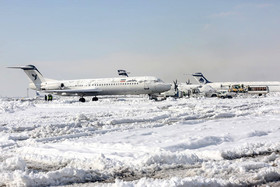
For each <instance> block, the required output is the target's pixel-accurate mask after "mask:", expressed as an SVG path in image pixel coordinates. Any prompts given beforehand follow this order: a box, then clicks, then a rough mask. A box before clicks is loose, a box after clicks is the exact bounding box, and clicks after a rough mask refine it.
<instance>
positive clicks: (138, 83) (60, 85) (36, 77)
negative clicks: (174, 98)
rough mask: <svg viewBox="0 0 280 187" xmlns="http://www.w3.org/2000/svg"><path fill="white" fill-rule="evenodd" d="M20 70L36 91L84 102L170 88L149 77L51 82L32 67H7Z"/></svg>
mask: <svg viewBox="0 0 280 187" xmlns="http://www.w3.org/2000/svg"><path fill="white" fill-rule="evenodd" d="M8 68H15V69H22V70H24V72H25V73H26V74H27V76H28V78H29V79H30V81H31V82H30V84H29V87H30V88H31V89H34V90H36V91H42V92H45V93H49V94H57V95H61V96H80V99H79V101H80V102H85V99H84V96H94V97H93V98H92V101H97V100H98V98H97V96H98V95H140V94H148V95H150V96H152V95H156V94H159V93H162V92H165V91H168V90H169V89H170V88H171V84H167V83H164V82H163V81H162V80H160V79H158V78H156V77H151V76H145V77H118V78H100V79H77V80H61V81H59V80H52V79H47V78H44V77H43V75H42V74H41V73H40V72H39V71H38V69H37V68H36V67H35V66H34V65H26V66H17V67H8Z"/></svg>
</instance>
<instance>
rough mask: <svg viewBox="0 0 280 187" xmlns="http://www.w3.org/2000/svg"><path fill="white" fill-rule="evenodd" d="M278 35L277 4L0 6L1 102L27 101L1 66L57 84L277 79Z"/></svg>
mask: <svg viewBox="0 0 280 187" xmlns="http://www.w3.org/2000/svg"><path fill="white" fill-rule="evenodd" d="M279 33H280V1H278V0H234V1H230V0H175V1H171V0H133V1H130V0H125V1H124V0H105V1H103V0H100V1H97V0H84V1H83V0H76V1H71V0H59V1H57V0H42V1H37V0H34V1H30V0H25V1H22V0H18V1H14V0H6V1H5V0H0V83H1V87H0V96H19V97H21V96H25V95H26V88H27V87H28V79H27V76H26V75H25V73H24V72H23V71H21V70H13V69H7V68H6V67H8V66H16V65H28V64H33V65H35V66H36V67H37V68H38V69H39V71H40V72H41V73H42V74H43V75H44V77H47V78H52V79H58V80H62V79H79V78H102V77H115V76H117V70H118V69H126V70H127V71H129V72H131V76H142V75H152V76H157V77H159V78H161V79H163V80H164V81H165V82H172V81H173V80H175V79H178V81H179V82H185V81H186V80H187V79H188V78H189V77H186V75H184V74H191V73H195V72H202V73H204V75H205V76H206V77H207V78H208V79H209V80H211V81H217V82H218V81H254V80H255V81H260V80H264V81H270V80H271V81H272V80H274V81H280V76H279V69H280V34H279ZM191 80H192V81H193V82H194V80H193V79H191Z"/></svg>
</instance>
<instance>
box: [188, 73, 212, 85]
mask: <svg viewBox="0 0 280 187" xmlns="http://www.w3.org/2000/svg"><path fill="white" fill-rule="evenodd" d="M192 76H194V78H195V79H196V80H197V82H198V83H199V84H207V83H211V81H209V80H207V79H206V78H205V77H204V75H203V74H202V73H195V74H193V75H192Z"/></svg>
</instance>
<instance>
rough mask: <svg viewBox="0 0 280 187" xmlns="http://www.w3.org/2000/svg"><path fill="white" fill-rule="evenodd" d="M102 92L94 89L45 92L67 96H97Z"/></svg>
mask: <svg viewBox="0 0 280 187" xmlns="http://www.w3.org/2000/svg"><path fill="white" fill-rule="evenodd" d="M101 91H102V90H100V89H97V88H93V89H62V90H44V92H47V93H55V94H61V95H63V94H65V95H68V94H70V95H95V94H98V93H99V92H101Z"/></svg>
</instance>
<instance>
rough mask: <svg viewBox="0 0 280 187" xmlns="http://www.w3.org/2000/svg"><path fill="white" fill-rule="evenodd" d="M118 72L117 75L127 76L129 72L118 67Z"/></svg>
mask: <svg viewBox="0 0 280 187" xmlns="http://www.w3.org/2000/svg"><path fill="white" fill-rule="evenodd" d="M118 74H119V76H125V77H128V74H129V72H126V70H123V69H119V70H118Z"/></svg>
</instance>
